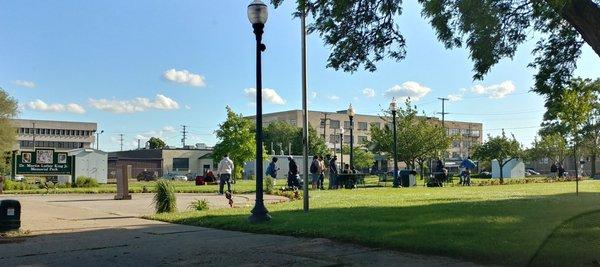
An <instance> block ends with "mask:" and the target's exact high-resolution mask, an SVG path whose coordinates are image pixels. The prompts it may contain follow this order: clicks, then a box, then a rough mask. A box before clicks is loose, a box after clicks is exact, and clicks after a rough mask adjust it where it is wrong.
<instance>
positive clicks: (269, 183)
mask: <svg viewBox="0 0 600 267" xmlns="http://www.w3.org/2000/svg"><path fill="white" fill-rule="evenodd" d="M274 191H275V181H274V180H273V177H271V176H267V178H266V180H265V193H267V194H269V195H272V194H273V192H274Z"/></svg>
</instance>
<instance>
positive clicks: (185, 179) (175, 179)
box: [173, 175, 188, 181]
mask: <svg viewBox="0 0 600 267" xmlns="http://www.w3.org/2000/svg"><path fill="white" fill-rule="evenodd" d="M187 180H188V178H187V176H185V175H175V176H174V177H173V181H187Z"/></svg>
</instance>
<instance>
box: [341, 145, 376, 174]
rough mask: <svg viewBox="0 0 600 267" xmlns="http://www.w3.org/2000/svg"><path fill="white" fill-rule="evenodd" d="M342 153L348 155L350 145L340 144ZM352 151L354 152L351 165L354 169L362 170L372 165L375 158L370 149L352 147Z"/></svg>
mask: <svg viewBox="0 0 600 267" xmlns="http://www.w3.org/2000/svg"><path fill="white" fill-rule="evenodd" d="M342 153H344V154H346V155H350V146H348V145H344V146H342ZM352 153H353V154H354V155H353V157H352V166H353V167H354V169H356V170H363V169H368V168H371V167H373V163H374V162H375V159H374V156H373V153H371V151H369V150H367V149H365V148H361V147H355V148H354V149H352Z"/></svg>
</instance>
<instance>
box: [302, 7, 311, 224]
mask: <svg viewBox="0 0 600 267" xmlns="http://www.w3.org/2000/svg"><path fill="white" fill-rule="evenodd" d="M306 2H307V1H306V0H304V1H302V4H301V5H302V11H301V14H300V27H301V32H302V33H301V36H302V38H301V39H302V41H301V43H302V44H301V47H302V53H301V54H302V118H303V120H304V121H303V122H302V126H303V127H302V151H303V153H302V157H303V163H304V164H303V166H302V167H303V170H302V173H303V177H304V186H303V190H302V191H303V197H302V198H303V209H304V212H308V209H309V204H308V200H309V196H308V144H309V142H308V99H307V93H306V87H307V85H306Z"/></svg>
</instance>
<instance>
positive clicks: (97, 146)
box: [96, 130, 104, 150]
mask: <svg viewBox="0 0 600 267" xmlns="http://www.w3.org/2000/svg"><path fill="white" fill-rule="evenodd" d="M102 133H104V130H102V131H100V132H96V150H100V134H102Z"/></svg>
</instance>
